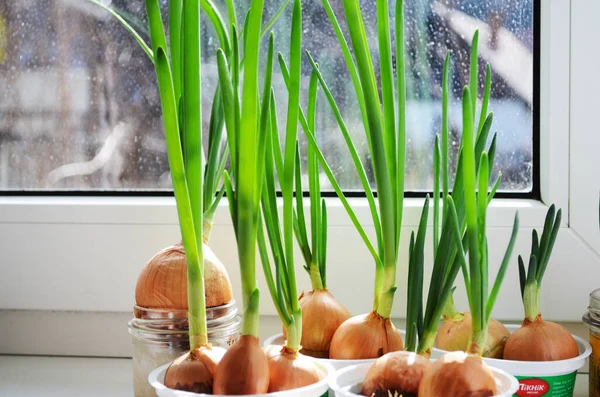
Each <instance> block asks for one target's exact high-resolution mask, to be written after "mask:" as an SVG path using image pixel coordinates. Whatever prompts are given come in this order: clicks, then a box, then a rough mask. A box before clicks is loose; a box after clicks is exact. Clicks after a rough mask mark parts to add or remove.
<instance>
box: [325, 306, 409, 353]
mask: <svg viewBox="0 0 600 397" xmlns="http://www.w3.org/2000/svg"><path fill="white" fill-rule="evenodd" d="M403 347H404V345H403V342H402V335H401V334H400V331H398V330H397V329H396V327H394V324H392V322H391V320H390V319H389V318H387V319H384V318H383V317H381V316H380V315H379V314H377V313H375V312H371V313H369V314H361V315H358V316H354V317H352V318H350V319H348V320H346V321H344V323H343V324H342V325H340V327H339V328H338V329H337V331H335V334H334V335H333V339H332V340H331V347H330V349H329V357H330V358H332V359H336V360H361V359H369V358H379V357H381V356H383V355H384V354H386V353H390V352H394V351H398V350H402V348H403Z"/></svg>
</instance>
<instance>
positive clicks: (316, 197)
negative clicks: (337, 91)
mask: <svg viewBox="0 0 600 397" xmlns="http://www.w3.org/2000/svg"><path fill="white" fill-rule="evenodd" d="M286 75H288V76H286V81H289V72H288V73H286ZM317 88H318V79H317V75H316V74H315V73H314V72H313V73H312V74H311V77H310V84H309V86H308V120H307V127H308V128H309V129H310V130H311V131H313V133H315V131H316V130H315V127H316V109H317ZM302 117H304V115H302ZM305 121H306V120H305ZM307 163H308V192H309V195H310V229H311V230H310V231H311V233H310V235H311V239H310V242H309V240H308V233H307V228H306V217H305V216H304V203H303V199H302V192H303V188H302V170H301V165H300V161H299V159H298V161H297V164H296V191H297V193H296V211H295V216H294V232H295V235H296V240H297V241H298V245H299V246H300V249H301V251H302V256H303V258H304V263H305V265H304V269H305V270H306V271H307V272H308V274H309V277H310V282H311V285H312V289H313V290H319V289H326V288H327V273H326V258H327V206H326V204H325V200H324V199H323V198H322V197H321V183H320V181H319V171H320V168H319V162H318V159H317V155H316V153H315V150H314V148H313V147H312V146H311V145H308V148H307Z"/></svg>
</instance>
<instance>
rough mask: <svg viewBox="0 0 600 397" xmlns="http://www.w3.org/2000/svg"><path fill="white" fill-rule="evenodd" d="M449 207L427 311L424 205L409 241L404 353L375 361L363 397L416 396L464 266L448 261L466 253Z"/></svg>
mask: <svg viewBox="0 0 600 397" xmlns="http://www.w3.org/2000/svg"><path fill="white" fill-rule="evenodd" d="M446 206H447V207H446V208H447V210H446V216H445V217H444V219H443V222H442V228H441V235H440V236H439V237H440V239H439V243H438V244H437V245H436V246H435V247H434V254H435V260H434V265H433V270H432V273H431V282H430V284H429V293H428V296H427V301H426V306H425V309H424V308H423V273H424V259H425V254H424V249H425V235H426V229H427V218H428V213H429V197H427V199H426V200H425V204H424V206H423V211H422V213H421V220H420V222H419V228H418V231H417V234H416V236H415V234H414V232H413V233H412V234H411V237H410V248H409V265H408V266H409V267H408V295H407V312H406V322H407V330H406V350H405V351H399V352H391V353H388V354H386V355H384V356H382V357H380V358H378V359H377V361H375V363H374V364H373V365H372V366H371V368H370V369H369V372H368V373H367V375H366V377H365V380H364V382H363V384H362V391H361V393H362V395H364V396H373V395H386V394H387V393H389V394H390V395H417V394H418V390H419V384H420V383H421V379H422V377H423V375H424V374H425V372H426V371H427V369H428V368H429V365H430V364H429V356H430V353H431V348H432V347H433V345H434V341H435V335H436V333H437V326H438V321H439V318H440V315H441V313H442V310H443V308H444V304H445V302H446V300H447V299H448V297H449V296H450V294H451V293H452V286H453V283H454V280H455V278H456V276H457V275H458V272H459V270H460V267H461V266H460V262H458V261H454V262H451V261H450V255H449V251H450V250H451V249H453V248H454V247H456V246H457V245H458V249H460V250H462V247H461V233H460V231H459V226H458V217H457V215H456V209H455V207H454V201H453V200H452V197H450V196H448V197H447V198H446ZM434 208H435V207H434ZM463 255H464V254H463Z"/></svg>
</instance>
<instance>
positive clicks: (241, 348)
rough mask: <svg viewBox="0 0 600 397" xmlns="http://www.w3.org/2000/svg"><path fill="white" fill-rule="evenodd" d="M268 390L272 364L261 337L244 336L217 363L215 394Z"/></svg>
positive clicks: (236, 393) (230, 394)
mask: <svg viewBox="0 0 600 397" xmlns="http://www.w3.org/2000/svg"><path fill="white" fill-rule="evenodd" d="M268 390H269V364H268V362H267V356H266V355H265V352H264V351H263V350H262V349H261V348H260V346H259V343H258V338H256V337H254V336H249V335H242V336H241V337H240V339H239V340H238V341H237V342H236V343H234V344H233V346H231V347H230V348H229V349H228V350H227V352H226V353H225V355H224V356H223V358H222V359H221V361H220V362H219V365H217V371H216V373H215V381H214V386H213V392H214V394H222V395H229V396H239V395H244V394H264V393H267V392H268Z"/></svg>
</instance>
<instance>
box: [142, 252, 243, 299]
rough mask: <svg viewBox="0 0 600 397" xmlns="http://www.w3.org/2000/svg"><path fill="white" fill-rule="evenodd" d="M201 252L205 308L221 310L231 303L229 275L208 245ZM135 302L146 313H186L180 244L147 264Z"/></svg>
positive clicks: (185, 288) (184, 261) (185, 275)
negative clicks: (178, 311)
mask: <svg viewBox="0 0 600 397" xmlns="http://www.w3.org/2000/svg"><path fill="white" fill-rule="evenodd" d="M202 250H203V254H204V285H205V295H206V306H207V307H215V306H222V305H224V304H226V303H228V302H230V301H231V300H232V292H231V281H230V280H229V275H228V274H227V270H226V269H225V266H224V265H223V263H221V261H220V260H219V259H218V258H217V256H216V255H215V254H214V252H213V251H212V250H211V249H210V247H209V246H208V245H206V244H203V245H202ZM135 301H136V304H137V305H138V306H141V307H144V308H148V309H171V310H187V309H188V298H187V263H186V259H185V251H184V249H183V245H182V244H181V243H178V244H175V245H173V246H170V247H167V248H165V249H163V250H162V251H160V252H159V253H157V254H156V255H154V256H153V257H152V259H150V261H148V263H147V264H146V266H145V267H144V269H143V270H142V273H141V274H140V276H139V278H138V281H137V285H136V288H135Z"/></svg>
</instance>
